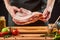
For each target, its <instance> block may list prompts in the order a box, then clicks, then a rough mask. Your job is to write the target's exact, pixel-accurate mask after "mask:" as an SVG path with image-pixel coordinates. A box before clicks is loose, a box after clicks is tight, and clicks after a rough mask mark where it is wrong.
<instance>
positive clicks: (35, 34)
mask: <svg viewBox="0 0 60 40" xmlns="http://www.w3.org/2000/svg"><path fill="white" fill-rule="evenodd" d="M11 28H17V29H18V30H19V32H20V34H19V35H17V36H11V37H9V38H3V37H0V40H53V39H54V37H47V36H46V37H41V35H44V34H45V33H47V32H48V26H23V27H21V26H14V27H11ZM42 33H43V34H42Z"/></svg>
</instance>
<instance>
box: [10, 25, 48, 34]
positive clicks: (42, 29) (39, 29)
mask: <svg viewBox="0 0 60 40" xmlns="http://www.w3.org/2000/svg"><path fill="white" fill-rule="evenodd" d="M11 28H17V29H18V30H19V32H20V33H47V32H48V26H22V27H21V26H14V27H11Z"/></svg>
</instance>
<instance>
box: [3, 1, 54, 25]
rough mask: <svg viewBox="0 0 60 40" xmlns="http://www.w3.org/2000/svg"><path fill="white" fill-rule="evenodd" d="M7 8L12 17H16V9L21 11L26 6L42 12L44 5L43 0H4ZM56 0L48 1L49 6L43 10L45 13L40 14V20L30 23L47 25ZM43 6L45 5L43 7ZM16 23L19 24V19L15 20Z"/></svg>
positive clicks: (31, 9) (28, 8) (30, 9)
mask: <svg viewBox="0 0 60 40" xmlns="http://www.w3.org/2000/svg"><path fill="white" fill-rule="evenodd" d="M4 2H5V5H6V8H7V10H8V12H9V13H10V15H11V17H12V19H14V17H15V14H16V11H20V8H21V7H22V8H25V9H27V10H29V11H33V12H35V11H37V12H38V11H39V12H41V6H42V5H43V1H42V0H4ZM53 3H54V0H50V1H49V0H48V1H47V6H46V8H45V10H44V12H43V15H42V16H40V18H39V21H37V22H35V23H32V24H28V25H32V26H39V25H45V23H46V22H47V21H48V20H49V19H50V16H51V13H50V11H51V10H52V8H51V7H52V6H53ZM42 8H43V7H42ZM49 8H50V10H48V9H49ZM40 20H41V21H40ZM13 21H14V22H15V23H16V24H18V22H19V21H16V20H13Z"/></svg>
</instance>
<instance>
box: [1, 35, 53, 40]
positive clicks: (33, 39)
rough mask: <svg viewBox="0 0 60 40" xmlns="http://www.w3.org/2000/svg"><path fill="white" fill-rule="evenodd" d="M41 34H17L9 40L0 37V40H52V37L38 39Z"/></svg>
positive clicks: (8, 39)
mask: <svg viewBox="0 0 60 40" xmlns="http://www.w3.org/2000/svg"><path fill="white" fill-rule="evenodd" d="M40 35H42V34H19V35H17V36H11V37H9V38H3V37H0V40H53V39H54V38H53V37H40Z"/></svg>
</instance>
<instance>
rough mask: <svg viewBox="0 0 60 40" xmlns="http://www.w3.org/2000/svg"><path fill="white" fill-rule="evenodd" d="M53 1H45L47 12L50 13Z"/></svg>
mask: <svg viewBox="0 0 60 40" xmlns="http://www.w3.org/2000/svg"><path fill="white" fill-rule="evenodd" d="M54 3H55V0H47V6H46V8H48V11H50V12H51V11H52V9H53V6H54Z"/></svg>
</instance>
